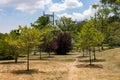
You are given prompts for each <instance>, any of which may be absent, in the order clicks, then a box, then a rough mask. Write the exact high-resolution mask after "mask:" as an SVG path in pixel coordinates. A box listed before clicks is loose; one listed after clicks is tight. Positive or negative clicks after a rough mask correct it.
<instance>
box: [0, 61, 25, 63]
mask: <svg viewBox="0 0 120 80" xmlns="http://www.w3.org/2000/svg"><path fill="white" fill-rule="evenodd" d="M22 63H26V62H25V61H18V62H17V63H15V62H0V64H22Z"/></svg>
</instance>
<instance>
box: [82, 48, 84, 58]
mask: <svg viewBox="0 0 120 80" xmlns="http://www.w3.org/2000/svg"><path fill="white" fill-rule="evenodd" d="M82 52H83V57H84V56H85V54H84V52H85V50H84V49H82Z"/></svg>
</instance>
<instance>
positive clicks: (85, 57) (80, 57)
mask: <svg viewBox="0 0 120 80" xmlns="http://www.w3.org/2000/svg"><path fill="white" fill-rule="evenodd" d="M87 57H89V56H77V57H76V58H87Z"/></svg>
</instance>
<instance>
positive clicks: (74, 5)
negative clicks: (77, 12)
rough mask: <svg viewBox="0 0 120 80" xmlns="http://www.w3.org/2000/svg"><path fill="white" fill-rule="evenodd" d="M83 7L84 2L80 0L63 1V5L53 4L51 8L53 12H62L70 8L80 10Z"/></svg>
mask: <svg viewBox="0 0 120 80" xmlns="http://www.w3.org/2000/svg"><path fill="white" fill-rule="evenodd" d="M81 6H83V4H82V2H79V1H78V0H62V3H53V4H52V5H51V7H50V8H49V11H51V12H60V11H64V10H66V9H68V8H78V7H81Z"/></svg>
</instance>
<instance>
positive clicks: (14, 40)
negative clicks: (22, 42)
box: [5, 30, 19, 63]
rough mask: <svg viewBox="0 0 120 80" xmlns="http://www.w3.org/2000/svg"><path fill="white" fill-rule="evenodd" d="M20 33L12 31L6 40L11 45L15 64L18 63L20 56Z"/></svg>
mask: <svg viewBox="0 0 120 80" xmlns="http://www.w3.org/2000/svg"><path fill="white" fill-rule="evenodd" d="M18 38H19V33H17V30H12V31H11V32H10V34H8V35H7V36H6V38H5V41H6V42H8V44H9V45H10V48H11V51H12V54H13V55H14V59H15V63H17V60H18V55H19V45H18V44H19V42H18Z"/></svg>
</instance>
